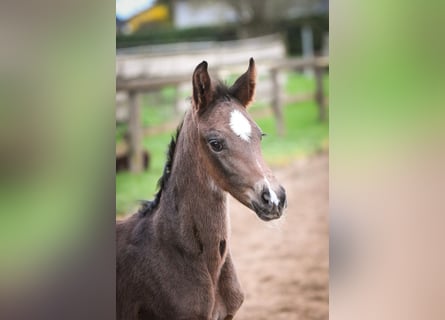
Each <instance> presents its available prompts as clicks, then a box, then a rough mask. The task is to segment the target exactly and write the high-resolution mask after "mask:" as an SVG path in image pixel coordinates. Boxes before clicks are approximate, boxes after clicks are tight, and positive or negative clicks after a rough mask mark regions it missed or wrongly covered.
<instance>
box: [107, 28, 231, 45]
mask: <svg viewBox="0 0 445 320" xmlns="http://www.w3.org/2000/svg"><path fill="white" fill-rule="evenodd" d="M236 32H237V31H236V26H218V27H196V28H187V29H174V28H163V29H155V30H153V29H149V30H147V29H143V30H141V32H138V33H134V34H130V35H121V34H118V35H116V47H117V48H127V47H134V46H140V45H147V44H150V45H152V44H166V43H175V42H195V41H227V40H235V39H236V38H237V34H236Z"/></svg>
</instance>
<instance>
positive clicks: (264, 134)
mask: <svg viewBox="0 0 445 320" xmlns="http://www.w3.org/2000/svg"><path fill="white" fill-rule="evenodd" d="M265 136H267V133H264V132H262V133H261V140H263V137H265Z"/></svg>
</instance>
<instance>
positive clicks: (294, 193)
mask: <svg viewBox="0 0 445 320" xmlns="http://www.w3.org/2000/svg"><path fill="white" fill-rule="evenodd" d="M274 173H275V176H276V177H277V179H278V181H280V183H281V184H282V185H283V186H284V187H285V189H286V193H287V197H288V208H287V210H286V213H285V216H283V217H282V218H281V219H280V220H278V221H273V222H263V221H261V220H260V219H259V218H257V217H256V215H255V213H254V212H252V211H250V210H249V209H247V208H245V207H243V206H242V205H241V204H240V203H238V202H237V201H236V200H234V199H233V198H231V199H230V213H231V220H232V221H231V225H232V238H231V245H230V246H231V251H232V256H233V259H234V263H235V268H236V270H237V273H238V278H239V281H240V283H241V285H242V287H243V289H244V293H245V300H244V303H243V305H242V306H241V309H240V310H239V312H238V313H237V316H236V317H235V319H237V320H251V319H252V320H253V319H255V320H262V319H274V320H281V319H283V320H284V319H285V320H293V319H304V320H306V319H308V320H310V319H328V311H329V310H328V308H329V307H328V304H329V298H328V297H329V271H328V270H329V255H328V251H329V242H328V241H329V240H328V155H327V154H321V155H317V156H313V157H311V158H308V159H304V160H299V161H297V162H295V163H293V164H292V165H290V166H288V167H286V168H282V169H277V170H274Z"/></svg>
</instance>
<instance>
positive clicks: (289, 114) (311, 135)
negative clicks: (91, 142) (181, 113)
mask: <svg viewBox="0 0 445 320" xmlns="http://www.w3.org/2000/svg"><path fill="white" fill-rule="evenodd" d="M325 83H326V85H325V88H326V90H328V89H327V88H328V80H327V79H326V80H325ZM314 86H315V84H314V81H313V80H311V79H307V78H304V77H301V76H298V75H293V74H292V75H290V76H289V77H288V82H287V84H286V90H287V91H288V92H289V93H301V92H312V91H313V90H314ZM147 99H148V98H147ZM143 102H144V116H143V117H144V119H146V120H147V122H148V123H150V124H151V125H156V124H160V123H163V122H164V121H167V120H169V119H171V116H172V114H171V112H172V109H173V108H172V107H170V108H149V107H147V105H146V104H147V103H149V102H150V101H148V100H146V99H145V98H144V100H143ZM261 108H267V106H265V105H264V104H257V105H254V106H253V107H252V111H253V110H255V109H261ZM165 109H167V110H165ZM169 113H170V114H169ZM254 118H255V121H256V122H257V124H258V125H259V126H260V128H261V129H262V130H263V132H265V133H266V134H267V136H266V137H264V138H263V142H262V150H263V155H264V158H265V159H266V161H267V162H268V163H269V164H270V165H271V166H274V167H277V166H283V165H286V164H288V163H290V162H291V161H293V160H294V159H297V158H299V157H303V156H307V155H310V154H312V153H314V152H317V151H318V150H321V149H326V148H327V145H328V134H329V125H328V123H327V122H325V123H322V122H320V121H319V120H318V107H317V105H316V104H315V102H313V101H308V102H303V103H298V104H290V105H287V106H286V107H285V108H284V118H285V124H286V135H285V136H284V137H279V136H278V135H277V134H276V126H275V119H274V118H273V116H266V117H254ZM146 120H144V124H145V125H146V124H147V122H146ZM173 134H174V132H173V131H172V132H171V133H160V134H156V135H152V136H149V137H145V138H144V140H143V144H144V148H146V149H147V150H149V151H150V154H151V161H150V168H149V170H147V171H145V172H143V173H141V174H132V173H129V172H122V173H121V172H119V173H118V174H116V210H117V213H118V214H123V213H126V212H129V211H131V210H132V209H133V208H134V207H135V206H136V205H137V200H142V199H152V197H153V195H154V193H155V192H156V183H157V181H158V179H159V177H160V176H161V174H162V170H163V167H164V162H165V158H166V156H165V155H166V151H167V146H168V143H169V141H170V139H171V136H172V135H173Z"/></svg>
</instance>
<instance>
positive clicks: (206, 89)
mask: <svg viewBox="0 0 445 320" xmlns="http://www.w3.org/2000/svg"><path fill="white" fill-rule="evenodd" d="M212 99H213V91H212V83H211V81H210V76H209V73H208V71H207V62H206V61H203V62H201V63H200V64H199V65H198V66H197V67H196V69H195V71H194V72H193V107H194V108H195V109H196V111H198V112H203V111H204V110H205V108H206V107H207V106H208V105H209V103H210V102H211V101H212Z"/></svg>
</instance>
